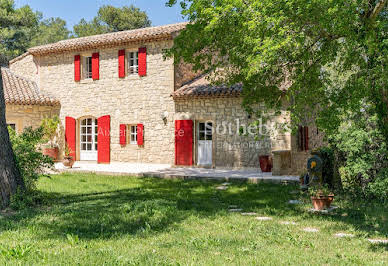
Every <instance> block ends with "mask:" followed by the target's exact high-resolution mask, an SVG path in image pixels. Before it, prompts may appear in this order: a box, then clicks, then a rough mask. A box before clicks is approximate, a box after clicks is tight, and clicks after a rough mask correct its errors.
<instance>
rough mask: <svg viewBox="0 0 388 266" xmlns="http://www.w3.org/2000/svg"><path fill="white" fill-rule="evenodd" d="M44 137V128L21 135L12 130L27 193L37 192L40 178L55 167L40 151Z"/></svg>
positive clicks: (26, 130) (17, 161)
mask: <svg viewBox="0 0 388 266" xmlns="http://www.w3.org/2000/svg"><path fill="white" fill-rule="evenodd" d="M43 137H44V133H43V128H42V127H40V128H38V129H35V130H34V129H32V128H26V129H25V130H24V131H23V133H22V134H20V135H18V134H16V132H15V131H14V130H12V129H10V138H11V142H12V148H13V150H14V153H15V157H16V163H17V166H18V167H19V170H20V173H21V175H22V178H23V180H24V183H25V185H26V192H27V193H29V192H32V191H34V190H35V188H36V181H37V180H38V178H39V176H41V175H42V174H44V171H45V170H46V169H48V168H52V167H53V165H54V163H53V160H52V159H51V158H49V157H48V156H45V155H43V154H42V153H41V152H40V150H39V145H40V144H42V142H43Z"/></svg>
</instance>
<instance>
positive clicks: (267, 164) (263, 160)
mask: <svg viewBox="0 0 388 266" xmlns="http://www.w3.org/2000/svg"><path fill="white" fill-rule="evenodd" d="M259 162H260V169H261V171H262V172H271V171H272V160H271V158H270V157H269V156H268V155H263V156H259Z"/></svg>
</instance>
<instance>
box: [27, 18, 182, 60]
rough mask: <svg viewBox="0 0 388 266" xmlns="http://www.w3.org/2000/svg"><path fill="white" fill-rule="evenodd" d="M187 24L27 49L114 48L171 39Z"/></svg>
mask: <svg viewBox="0 0 388 266" xmlns="http://www.w3.org/2000/svg"><path fill="white" fill-rule="evenodd" d="M187 24H189V22H180V23H174V24H167V25H161V26H152V27H146V28H138V29H132V30H126V31H117V32H110V33H104V34H98V35H91V36H85V37H80V38H71V39H66V40H61V41H58V42H55V43H50V44H45V45H40V46H35V47H31V48H29V49H28V52H30V53H31V54H33V55H39V54H49V53H55V52H65V51H81V50H85V49H95V48H98V47H114V46H119V45H121V44H128V43H130V42H136V41H151V40H153V41H157V40H164V39H172V38H173V37H174V34H175V33H176V32H179V31H180V30H182V29H184V27H185V26H186V25H187Z"/></svg>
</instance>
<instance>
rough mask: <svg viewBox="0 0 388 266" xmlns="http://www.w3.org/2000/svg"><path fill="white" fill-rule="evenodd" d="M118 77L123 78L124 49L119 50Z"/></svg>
mask: <svg viewBox="0 0 388 266" xmlns="http://www.w3.org/2000/svg"><path fill="white" fill-rule="evenodd" d="M119 78H125V50H119Z"/></svg>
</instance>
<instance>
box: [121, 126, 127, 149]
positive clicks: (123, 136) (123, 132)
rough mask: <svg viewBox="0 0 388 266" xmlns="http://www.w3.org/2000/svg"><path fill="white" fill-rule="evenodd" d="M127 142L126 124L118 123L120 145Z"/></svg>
mask: <svg viewBox="0 0 388 266" xmlns="http://www.w3.org/2000/svg"><path fill="white" fill-rule="evenodd" d="M126 144H127V125H124V124H121V125H120V145H122V146H125V145H126Z"/></svg>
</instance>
